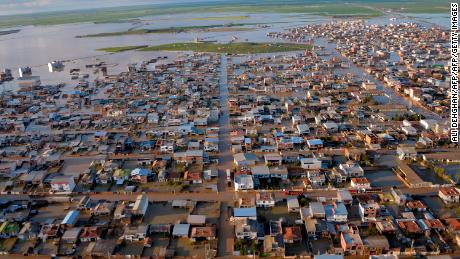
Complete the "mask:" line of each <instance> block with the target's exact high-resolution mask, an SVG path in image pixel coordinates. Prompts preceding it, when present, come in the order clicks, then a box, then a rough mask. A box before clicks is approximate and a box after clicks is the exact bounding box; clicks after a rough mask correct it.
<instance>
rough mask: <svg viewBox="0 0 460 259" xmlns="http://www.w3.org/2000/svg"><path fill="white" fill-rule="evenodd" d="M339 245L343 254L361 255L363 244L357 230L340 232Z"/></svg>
mask: <svg viewBox="0 0 460 259" xmlns="http://www.w3.org/2000/svg"><path fill="white" fill-rule="evenodd" d="M340 245H341V247H342V249H343V251H344V253H345V255H362V253H363V249H364V244H363V241H362V240H361V236H360V235H359V233H358V231H351V232H342V233H341V234H340Z"/></svg>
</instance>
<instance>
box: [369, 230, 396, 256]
mask: <svg viewBox="0 0 460 259" xmlns="http://www.w3.org/2000/svg"><path fill="white" fill-rule="evenodd" d="M363 244H364V250H365V253H366V254H370V255H379V254H386V253H387V252H388V251H390V243H389V242H388V239H387V238H386V237H385V236H383V235H380V236H368V237H366V238H364V239H363Z"/></svg>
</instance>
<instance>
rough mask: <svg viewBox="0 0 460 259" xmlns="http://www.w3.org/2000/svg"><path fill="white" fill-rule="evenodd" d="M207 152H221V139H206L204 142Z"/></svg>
mask: <svg viewBox="0 0 460 259" xmlns="http://www.w3.org/2000/svg"><path fill="white" fill-rule="evenodd" d="M204 151H205V152H219V139H218V138H206V139H205V141H204Z"/></svg>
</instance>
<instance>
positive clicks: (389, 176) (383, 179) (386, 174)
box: [365, 170, 404, 187]
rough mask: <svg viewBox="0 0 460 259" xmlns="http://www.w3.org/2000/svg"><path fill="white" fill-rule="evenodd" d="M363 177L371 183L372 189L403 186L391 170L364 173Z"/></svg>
mask: <svg viewBox="0 0 460 259" xmlns="http://www.w3.org/2000/svg"><path fill="white" fill-rule="evenodd" d="M365 176H366V177H367V179H368V180H369V181H370V182H371V186H372V187H386V186H398V187H399V186H403V185H404V184H403V183H402V182H401V180H399V178H398V177H397V176H396V175H395V173H393V171H391V170H380V171H374V172H366V174H365Z"/></svg>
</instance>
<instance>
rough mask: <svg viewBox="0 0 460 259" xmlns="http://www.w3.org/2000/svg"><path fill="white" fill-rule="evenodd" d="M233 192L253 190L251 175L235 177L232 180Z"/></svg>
mask: <svg viewBox="0 0 460 259" xmlns="http://www.w3.org/2000/svg"><path fill="white" fill-rule="evenodd" d="M234 186H235V191H236V192H237V191H244V190H253V189H254V180H253V179H252V175H247V174H240V175H237V176H235V179H234Z"/></svg>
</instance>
